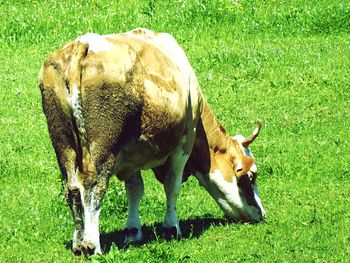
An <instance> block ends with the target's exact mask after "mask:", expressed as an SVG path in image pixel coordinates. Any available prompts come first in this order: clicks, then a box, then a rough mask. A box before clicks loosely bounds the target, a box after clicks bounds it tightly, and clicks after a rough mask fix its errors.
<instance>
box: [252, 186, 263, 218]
mask: <svg viewBox="0 0 350 263" xmlns="http://www.w3.org/2000/svg"><path fill="white" fill-rule="evenodd" d="M254 198H255V201H256V203H257V204H258V206H259V208H260V210H261V214H262V218H265V217H266V212H265V209H264V207H263V205H262V203H261V200H260V197H259V190H258V186H257V185H256V184H255V185H254Z"/></svg>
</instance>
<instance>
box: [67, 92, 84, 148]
mask: <svg viewBox="0 0 350 263" xmlns="http://www.w3.org/2000/svg"><path fill="white" fill-rule="evenodd" d="M70 105H71V108H72V113H73V116H74V119H75V122H76V124H77V128H78V131H79V135H80V136H81V140H82V142H83V143H84V141H85V134H86V131H85V121H84V118H83V110H82V107H81V97H80V91H79V89H78V87H77V85H73V87H72V91H71V95H70Z"/></svg>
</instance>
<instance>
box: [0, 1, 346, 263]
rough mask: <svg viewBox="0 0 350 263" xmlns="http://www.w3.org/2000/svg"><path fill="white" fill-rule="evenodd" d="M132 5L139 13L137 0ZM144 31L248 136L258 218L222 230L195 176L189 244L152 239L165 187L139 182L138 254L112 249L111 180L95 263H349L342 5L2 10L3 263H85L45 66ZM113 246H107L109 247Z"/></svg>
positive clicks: (229, 123)
mask: <svg viewBox="0 0 350 263" xmlns="http://www.w3.org/2000/svg"><path fill="white" fill-rule="evenodd" d="M139 2H140V3H139ZM140 26H142V27H147V28H150V29H152V30H155V31H163V32H169V33H171V34H173V35H174V36H175V37H176V39H178V41H179V43H180V44H181V45H182V46H183V48H184V49H185V50H186V52H187V54H188V57H189V59H190V61H191V63H192V65H193V67H194V68H195V70H196V72H197V76H198V78H199V81H200V83H201V87H202V89H203V91H204V94H205V95H206V97H207V99H208V102H209V104H210V105H211V107H212V108H213V110H214V112H215V113H216V115H217V116H218V117H219V119H220V120H221V121H222V123H223V125H224V126H225V128H226V129H227V130H228V131H229V132H230V133H231V134H236V133H241V134H249V133H250V132H251V130H252V129H253V128H254V121H255V119H257V118H260V119H262V120H263V121H264V129H263V131H262V133H261V135H260V136H259V139H258V140H257V141H256V142H254V144H253V145H252V150H253V152H254V154H255V157H256V159H257V161H258V164H259V168H260V176H259V178H258V183H259V187H260V193H261V198H262V200H263V204H264V206H265V209H266V212H267V219H266V221H265V222H264V223H262V224H257V225H241V224H230V223H228V222H226V221H225V219H224V218H223V214H222V212H221V211H220V210H219V208H217V206H216V205H215V203H214V201H213V200H211V198H210V197H209V195H208V194H207V193H206V192H205V190H204V189H202V188H200V187H199V186H198V183H197V182H196V181H195V179H194V178H191V179H190V180H189V181H188V182H187V183H185V184H184V185H183V187H182V191H181V193H180V197H179V201H178V215H179V218H180V220H181V224H182V226H183V232H184V236H185V238H184V239H182V240H181V241H171V242H166V241H164V240H163V239H162V238H160V237H159V229H158V228H159V224H160V223H161V221H162V219H163V216H164V206H165V205H164V201H165V197H164V194H163V190H162V186H161V185H159V184H158V183H157V182H156V180H155V179H154V178H153V176H152V175H151V173H149V172H145V173H144V175H145V176H144V178H145V184H146V189H145V194H144V197H143V199H142V201H141V215H142V222H143V223H144V232H145V233H146V234H147V238H148V239H147V240H148V242H146V243H145V244H143V245H141V246H135V247H130V248H129V249H127V250H122V249H118V244H119V241H120V239H121V233H120V231H121V230H122V228H123V225H124V222H125V219H126V209H127V207H126V198H125V195H124V192H125V190H124V187H123V184H122V183H121V182H119V181H117V180H116V179H113V180H112V182H111V186H110V188H109V190H108V193H107V195H106V198H105V202H104V206H103V210H102V213H101V223H100V226H101V232H102V241H103V242H102V245H103V246H104V247H105V248H106V250H107V251H108V252H107V253H106V254H105V255H104V256H100V257H95V258H93V259H91V260H92V261H98V262H99V261H102V262H117V261H118V262H119V261H122V260H124V261H126V262H159V261H164V262H167V261H168V262H182V261H188V262H235V261H237V262H240V261H247V262H261V261H262V262H270V261H278V262H280V261H282V262H304V261H306V262H345V261H346V260H347V259H348V258H350V209H349V204H350V165H349V164H350V45H349V43H350V3H347V2H346V1H341V0H335V1H332V2H329V1H325V0H320V1H296V0H295V1H273V0H272V1H265V3H264V2H263V1H254V0H251V1H229V0H220V1H208V0H207V1H204V0H203V1H199V0H196V1H189V0H187V1H186V0H182V1H171V3H168V2H167V1H106V0H101V1H97V0H95V1H73V0H70V1H53V0H38V1H25V0H22V1H16V2H15V3H12V1H5V0H0V46H1V48H0V57H1V60H0V82H1V86H0V101H1V103H0V196H1V198H0V255H1V256H0V262H82V261H85V259H84V258H83V257H74V256H72V254H71V252H70V250H69V245H70V242H71V236H72V230H73V222H72V219H71V216H70V212H69V209H68V207H67V206H66V204H65V201H64V198H63V190H62V186H61V183H60V172H59V170H58V167H57V164H56V159H55V155H54V151H53V149H52V146H51V143H50V140H49V136H48V132H47V127H46V123H45V118H44V115H43V113H42V109H41V96H40V92H39V88H38V72H39V69H40V66H41V63H42V62H43V61H44V59H45V58H46V57H47V56H48V55H49V54H50V53H51V52H53V51H54V50H56V49H58V48H60V47H61V46H62V45H63V44H64V43H65V42H66V41H68V40H71V39H75V38H76V37H77V36H78V35H80V34H83V33H85V32H88V31H90V32H91V31H93V32H97V33H113V32H121V31H126V30H130V29H132V28H134V27H140ZM114 243H116V244H117V245H115V244H114Z"/></svg>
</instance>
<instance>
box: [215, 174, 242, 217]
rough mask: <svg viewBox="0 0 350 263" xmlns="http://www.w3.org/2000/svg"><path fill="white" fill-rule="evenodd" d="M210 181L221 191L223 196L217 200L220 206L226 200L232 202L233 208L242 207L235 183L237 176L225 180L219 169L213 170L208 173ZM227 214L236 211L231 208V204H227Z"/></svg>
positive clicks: (235, 213) (234, 213)
mask: <svg viewBox="0 0 350 263" xmlns="http://www.w3.org/2000/svg"><path fill="white" fill-rule="evenodd" d="M209 178H210V182H211V183H213V184H214V185H215V186H216V187H217V188H218V190H219V191H220V192H221V193H223V195H224V196H223V197H224V198H218V197H217V198H218V202H219V203H220V204H221V205H222V206H226V205H227V204H225V203H226V202H228V204H233V205H234V207H235V208H237V209H240V208H242V207H243V205H244V204H243V203H242V200H241V198H240V195H239V188H238V185H237V178H236V177H233V178H232V180H233V181H232V182H227V181H226V180H225V178H224V176H223V174H222V173H221V171H220V170H215V171H214V173H210V174H209ZM227 212H229V214H233V215H237V211H234V210H233V209H232V205H229V209H228V211H227Z"/></svg>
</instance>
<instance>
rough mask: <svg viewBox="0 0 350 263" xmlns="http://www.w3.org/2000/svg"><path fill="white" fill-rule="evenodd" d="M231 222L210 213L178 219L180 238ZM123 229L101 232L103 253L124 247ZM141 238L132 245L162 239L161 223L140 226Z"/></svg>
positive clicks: (67, 244) (196, 236)
mask: <svg viewBox="0 0 350 263" xmlns="http://www.w3.org/2000/svg"><path fill="white" fill-rule="evenodd" d="M230 223H233V222H231V221H230V220H228V219H225V218H214V217H212V216H211V215H208V216H204V217H196V218H194V219H186V220H180V222H179V224H180V228H181V232H182V239H191V238H198V237H200V236H201V235H202V233H203V232H205V231H206V230H207V229H208V228H209V227H210V226H219V225H225V224H230ZM124 235H125V234H124V231H123V229H122V230H116V231H113V232H109V233H101V235H100V241H101V248H102V250H103V251H104V253H108V252H109V251H110V248H111V246H112V245H113V244H115V245H116V246H117V247H118V249H119V250H120V249H125V248H126V247H125V245H124V244H123V241H124ZM142 235H143V239H142V241H141V242H139V243H137V244H133V246H134V247H135V246H136V247H137V246H142V245H144V244H147V243H150V242H152V241H156V240H163V238H162V223H155V224H152V225H149V226H145V225H143V226H142ZM65 247H66V248H67V249H71V248H72V241H69V242H66V243H65Z"/></svg>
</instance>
